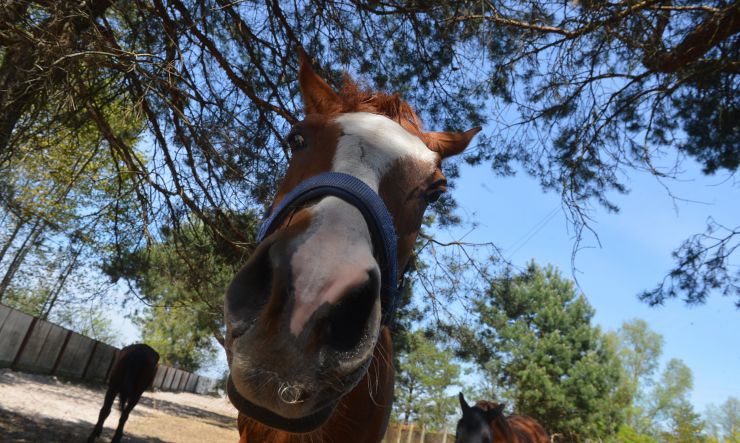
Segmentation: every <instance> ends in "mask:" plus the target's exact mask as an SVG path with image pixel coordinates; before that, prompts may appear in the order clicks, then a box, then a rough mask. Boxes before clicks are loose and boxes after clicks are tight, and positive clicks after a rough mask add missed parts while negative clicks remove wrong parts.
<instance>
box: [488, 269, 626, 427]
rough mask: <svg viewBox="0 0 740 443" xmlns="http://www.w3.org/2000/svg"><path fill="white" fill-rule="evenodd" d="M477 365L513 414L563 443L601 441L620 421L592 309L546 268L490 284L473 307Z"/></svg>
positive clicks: (611, 353) (611, 370)
mask: <svg viewBox="0 0 740 443" xmlns="http://www.w3.org/2000/svg"><path fill="white" fill-rule="evenodd" d="M476 310H477V311H478V313H479V315H480V324H479V325H477V327H478V328H479V329H478V332H477V334H476V336H475V338H476V339H478V340H479V341H480V342H481V345H482V347H484V348H486V349H489V350H490V352H491V354H490V356H484V358H482V359H481V358H480V356H479V358H478V363H479V364H480V365H482V367H483V368H484V369H485V371H486V372H485V373H486V376H487V377H490V378H491V379H494V380H496V382H497V385H498V386H500V387H501V389H503V393H504V395H505V397H506V398H508V399H511V400H512V401H513V403H514V404H513V406H514V410H515V412H517V413H521V414H526V415H531V416H533V417H535V418H536V419H538V420H539V421H540V422H541V423H542V424H543V425H544V427H545V429H547V430H548V431H549V432H551V433H559V434H562V435H563V436H564V438H565V439H566V440H568V441H585V440H586V439H588V438H592V439H593V438H605V437H607V436H609V435H611V434H613V433H616V432H617V429H618V427H619V425H620V424H621V422H622V416H621V410H622V407H623V405H620V404H618V402H617V401H616V400H617V397H616V392H617V388H618V386H619V384H620V381H621V380H620V367H619V362H618V360H617V356H616V349H615V348H614V347H613V343H612V342H611V341H610V340H608V339H607V337H606V336H605V335H604V334H603V333H602V332H601V331H600V330H599V328H597V327H594V326H592V325H591V319H592V317H593V309H592V308H591V306H589V304H588V302H587V301H586V299H585V298H584V297H583V295H580V294H578V293H577V291H576V290H575V288H574V287H573V283H572V282H571V281H568V280H566V279H563V278H562V277H561V276H560V274H559V273H558V272H557V271H556V270H555V269H554V268H552V267H551V266H548V267H545V268H541V267H539V266H538V265H536V264H535V263H531V264H530V265H529V266H528V267H527V269H526V270H525V271H523V272H522V273H521V274H517V275H513V276H512V275H510V274H506V275H504V276H502V277H501V278H498V279H496V280H495V281H494V283H493V284H492V285H491V287H490V288H489V289H488V291H487V293H486V294H485V297H483V298H482V299H481V300H480V302H479V303H478V304H477V306H476Z"/></svg>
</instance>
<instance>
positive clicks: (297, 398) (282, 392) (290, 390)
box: [278, 383, 306, 405]
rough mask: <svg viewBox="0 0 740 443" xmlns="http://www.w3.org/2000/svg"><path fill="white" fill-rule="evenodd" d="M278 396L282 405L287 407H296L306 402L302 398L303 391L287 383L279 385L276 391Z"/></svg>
mask: <svg viewBox="0 0 740 443" xmlns="http://www.w3.org/2000/svg"><path fill="white" fill-rule="evenodd" d="M278 396H279V397H280V400H281V401H282V402H283V403H286V404H289V405H298V404H301V403H303V402H305V401H306V400H305V399H304V398H302V397H303V389H301V387H300V386H297V385H291V384H288V383H280V388H279V389H278Z"/></svg>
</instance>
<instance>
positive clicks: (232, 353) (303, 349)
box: [226, 299, 381, 433]
mask: <svg viewBox="0 0 740 443" xmlns="http://www.w3.org/2000/svg"><path fill="white" fill-rule="evenodd" d="M368 320H369V321H368V323H367V325H366V328H365V330H364V331H363V333H362V334H361V336H360V338H359V339H358V342H357V343H355V345H354V346H352V347H351V348H349V349H345V350H341V351H340V350H337V349H330V348H329V347H328V346H326V345H324V346H318V347H313V346H311V343H312V341H310V340H308V341H307V342H304V339H305V337H292V336H290V335H285V334H282V335H281V334H277V335H274V336H271V335H269V334H265V333H264V330H263V329H262V328H260V327H259V326H257V325H256V324H253V325H252V327H248V328H246V330H241V331H236V332H238V334H234V332H235V331H234V330H233V329H231V330H229V331H227V340H226V351H227V358H228V361H229V369H230V371H231V374H230V375H229V379H228V385H227V393H228V396H229V400H230V401H231V403H232V404H233V405H234V406H235V407H236V408H237V409H238V410H239V411H240V412H241V413H242V414H244V415H246V416H248V417H250V418H252V419H254V420H256V421H258V422H260V423H262V424H264V425H267V426H269V427H272V428H275V429H279V430H283V431H287V432H292V433H306V432H311V431H313V430H315V429H318V428H319V427H321V426H322V425H323V424H324V423H325V422H326V421H327V420H328V419H329V417H331V415H332V413H333V412H334V410H335V408H336V406H337V405H338V404H339V402H340V401H341V399H342V397H344V396H345V395H346V394H348V393H349V392H350V391H352V390H353V389H354V388H355V387H356V386H357V385H358V383H360V381H361V380H362V379H363V377H364V376H365V374H366V373H367V370H368V368H369V366H370V364H371V362H372V358H373V352H374V349H375V346H376V344H377V341H378V337H379V335H380V328H381V323H380V320H381V312H380V301H379V299H378V300H377V302H376V303H375V304H374V306H373V308H372V310H371V313H370V315H369V318H368ZM314 345H315V343H314ZM267 350H271V351H267ZM290 362H301V364H299V365H294V364H290ZM286 389H287V390H291V389H292V390H293V392H292V393H291V394H289V395H287V396H286V395H285V392H284V391H285V390H286ZM291 395H292V396H293V397H292V398H287V397H290V396H291Z"/></svg>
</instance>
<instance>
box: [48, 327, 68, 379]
mask: <svg viewBox="0 0 740 443" xmlns="http://www.w3.org/2000/svg"><path fill="white" fill-rule="evenodd" d="M71 336H72V331H70V330H69V329H67V335H66V337H64V342H63V343H62V347H61V348H60V349H59V354H57V359H56V360H54V366H52V368H51V374H52V375H54V373H56V372H57V368H58V367H59V363H61V362H62V356H63V355H64V351H65V350H66V349H67V343H69V337H71Z"/></svg>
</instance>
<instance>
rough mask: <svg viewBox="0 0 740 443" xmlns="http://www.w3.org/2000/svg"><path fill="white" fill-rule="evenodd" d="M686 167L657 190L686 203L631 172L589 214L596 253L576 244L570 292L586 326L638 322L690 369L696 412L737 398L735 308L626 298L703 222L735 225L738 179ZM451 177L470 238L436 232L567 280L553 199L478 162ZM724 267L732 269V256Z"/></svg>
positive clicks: (561, 219)
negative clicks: (586, 305) (613, 207)
mask: <svg viewBox="0 0 740 443" xmlns="http://www.w3.org/2000/svg"><path fill="white" fill-rule="evenodd" d="M686 167H687V168H690V170H689V171H687V172H686V173H685V174H684V175H683V179H682V180H680V181H671V182H669V183H667V184H668V186H669V187H670V189H671V191H672V193H673V194H674V195H676V196H677V197H681V198H683V199H686V200H691V201H692V202H693V203H686V202H683V201H676V200H674V199H672V198H671V197H670V196H669V194H668V192H667V191H666V190H665V188H664V187H663V186H662V185H661V184H660V183H659V182H658V181H657V180H656V179H655V178H653V177H652V176H649V175H648V174H645V173H634V174H633V175H631V176H630V177H629V180H627V184H628V187H629V188H630V189H631V192H630V193H629V194H627V195H615V196H613V201H614V202H615V203H617V205H618V206H619V207H620V208H621V211H620V212H619V213H617V214H614V213H608V212H607V211H605V210H603V209H601V208H594V212H593V215H594V218H595V222H596V223H595V224H594V225H593V228H594V229H595V230H596V232H597V233H598V235H599V238H600V241H601V247H600V248H599V247H598V245H597V243H596V241H594V240H593V239H592V238H591V239H588V238H587V239H586V241H585V244H586V245H590V246H594V248H588V249H583V250H581V251H579V252H578V254H577V256H576V263H575V264H576V268H577V270H578V271H577V275H576V276H577V278H578V282H579V285H580V288H581V290H582V291H583V292H584V294H585V295H586V297H587V298H588V300H589V301H590V303H591V304H592V306H593V307H594V308H595V310H596V315H595V319H594V320H595V323H596V324H599V325H601V326H602V327H603V328H604V329H606V330H614V329H617V328H619V326H620V325H621V324H622V322H624V321H626V320H630V319H633V318H642V319H645V320H646V321H647V322H648V324H649V325H650V328H651V329H652V330H654V331H656V332H658V333H660V334H661V335H662V336H663V337H664V339H665V342H664V351H663V357H662V361H663V363H665V362H666V361H668V360H669V359H671V358H679V359H681V360H683V361H684V362H685V363H686V364H687V365H688V366H689V367H690V368H691V369H692V371H693V375H694V389H693V391H692V402H693V403H694V405H695V407H696V408H697V410H698V411H701V412H703V411H704V408H705V406H706V405H707V404H708V403H714V404H719V403H722V402H724V401H725V399H726V398H727V397H728V396H730V395H733V396H736V397H737V396H740V346H739V345H738V339H740V321H738V320H739V319H740V311H738V310H736V309H735V307H734V304H733V300H732V299H730V298H726V297H722V296H721V295H719V294H717V295H715V296H713V297H711V298H710V299H709V300H708V302H707V303H706V304H705V305H703V306H698V307H687V306H685V305H684V304H683V302H682V301H680V300H677V299H676V300H670V301H668V302H667V303H666V304H665V305H664V306H662V307H658V308H650V307H649V306H647V305H646V304H644V303H642V302H640V301H639V300H637V297H636V295H637V294H638V293H639V292H640V291H641V290H644V289H649V288H652V287H654V286H655V284H656V283H658V282H659V281H660V279H661V278H662V277H663V276H664V275H665V273H666V272H667V271H668V270H669V269H670V268H671V266H672V264H673V262H672V260H671V252H672V251H673V250H674V249H675V248H676V247H677V246H678V245H679V244H680V243H681V242H682V241H683V240H685V239H686V238H688V237H689V236H691V235H692V234H695V233H698V232H703V230H704V228H705V226H706V220H707V217H708V216H710V215H711V216H713V217H714V218H715V220H717V221H718V222H720V223H722V224H725V225H727V226H731V227H733V226H735V225H736V223H737V221H738V220H740V205H738V204H737V201H738V195H739V194H740V192H739V191H740V189H739V187H740V185H739V184H738V183H736V182H734V181H733V180H732V179H729V180H727V179H726V177H705V176H703V175H702V174H701V173H700V172H699V170H698V168H697V167H696V165H694V164H693V163H692V162H691V161H687V162H686ZM460 175H461V177H460V179H458V180H456V186H455V189H453V190H452V191H451V192H453V194H454V197H455V199H456V200H457V201H458V204H459V205H460V209H459V213H460V214H461V215H463V216H464V217H466V218H468V219H469V221H471V222H475V223H477V224H478V226H477V227H476V228H475V229H474V230H473V231H472V232H470V228H463V229H456V230H452V231H449V232H447V233H446V235H449V236H450V238H451V239H456V238H460V236H462V235H465V240H466V241H471V242H494V243H495V244H496V245H497V246H499V247H501V248H502V249H503V254H504V256H505V257H507V258H509V259H510V260H511V262H512V263H513V264H514V265H516V266H524V265H525V264H526V263H527V262H528V261H530V260H531V259H535V260H536V261H537V262H538V263H540V264H545V263H551V264H553V265H555V266H556V267H558V268H559V269H560V270H561V272H562V273H563V275H565V276H566V277H569V278H572V277H573V274H572V272H571V252H572V247H573V229H572V227H570V226H569V225H568V222H567V221H566V218H565V215H564V213H563V211H562V209H561V205H560V198H559V196H558V195H557V194H555V193H552V192H551V193H545V192H544V191H543V190H542V189H541V187H540V186H539V184H538V183H537V182H536V180H534V179H532V178H530V177H528V176H526V175H525V174H518V175H517V176H515V177H513V178H511V177H510V178H501V177H495V176H494V174H493V173H492V172H491V171H490V168H489V167H487V166H485V165H482V166H478V167H468V166H465V167H463V168H462V170H461V174H460ZM733 202H734V203H733ZM553 212H554V214H553ZM550 216H551V217H550ZM544 220H549V221H548V222H547V223H546V224H545V225H544V227H542V228H541V229H540V230H536V231H533V230H532V228H534V227H536V226H539V225H540V222H542V221H544ZM532 233H534V235H532ZM526 238H528V240H527V241H526V242H523V241H522V240H523V239H526ZM510 254H511V255H510ZM734 264H735V268H734V269H735V270H737V265H738V260H737V258H735V263H734Z"/></svg>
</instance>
